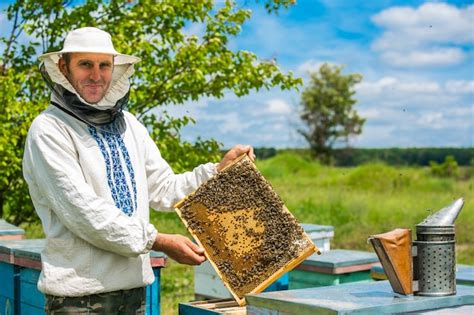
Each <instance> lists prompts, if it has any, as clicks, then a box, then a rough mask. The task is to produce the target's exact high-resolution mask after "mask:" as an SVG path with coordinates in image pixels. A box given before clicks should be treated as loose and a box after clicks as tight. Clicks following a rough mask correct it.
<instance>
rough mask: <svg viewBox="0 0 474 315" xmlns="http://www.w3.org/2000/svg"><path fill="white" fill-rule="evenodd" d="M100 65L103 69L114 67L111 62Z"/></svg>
mask: <svg viewBox="0 0 474 315" xmlns="http://www.w3.org/2000/svg"><path fill="white" fill-rule="evenodd" d="M100 67H101V68H102V69H109V68H111V67H112V65H111V64H109V63H103V64H101V65H100Z"/></svg>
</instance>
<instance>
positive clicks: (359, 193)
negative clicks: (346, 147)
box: [26, 152, 474, 315]
mask: <svg viewBox="0 0 474 315" xmlns="http://www.w3.org/2000/svg"><path fill="white" fill-rule="evenodd" d="M256 164H257V167H258V168H259V169H260V171H261V172H262V174H263V175H264V177H265V178H266V179H267V180H268V181H269V182H270V183H271V184H272V186H273V188H274V189H275V190H276V191H277V193H278V194H279V195H280V196H281V198H282V199H283V200H284V202H285V204H286V206H287V207H288V209H289V210H290V211H291V212H292V213H293V214H294V215H295V217H296V218H297V219H298V221H299V222H301V223H313V224H321V225H332V226H334V232H335V235H334V239H333V240H332V241H331V248H345V249H358V250H365V251H373V249H372V248H371V246H370V245H369V244H367V237H368V236H370V235H372V234H378V233H383V232H388V231H390V230H392V229H395V228H410V229H412V233H413V239H416V236H415V234H414V232H415V225H416V224H417V223H419V222H421V221H422V220H423V219H424V218H425V217H426V216H428V215H429V214H430V213H433V212H435V211H437V210H439V209H441V208H443V207H445V206H447V205H449V204H450V203H451V202H453V201H454V200H455V199H457V198H460V197H464V198H465V204H464V208H463V210H462V211H461V214H460V215H459V217H458V219H457V221H456V258H457V262H458V263H463V264H470V265H474V233H473V232H472V231H474V204H473V201H472V198H473V197H474V194H473V186H474V175H473V173H474V170H473V169H472V167H465V168H462V169H461V175H460V176H458V177H457V178H441V177H436V176H433V175H432V174H431V172H430V169H429V167H395V166H388V165H385V164H383V163H381V162H372V163H368V164H364V165H360V166H356V167H328V166H322V165H320V164H318V163H317V162H315V161H313V160H311V159H310V158H309V157H307V156H305V155H302V154H297V153H291V152H286V153H279V154H278V155H276V156H275V157H273V158H270V159H267V160H262V161H257V162H256ZM151 221H152V223H153V224H155V226H156V227H157V228H158V230H159V231H161V232H163V233H180V234H187V232H186V230H185V228H184V226H183V224H182V223H181V221H180V220H179V218H178V217H177V215H176V214H175V213H163V212H156V211H153V212H152V214H151ZM26 230H27V236H28V237H30V238H33V237H42V235H41V234H42V232H40V230H41V228H40V227H36V228H33V227H29V228H27V229H26ZM161 276H162V278H161V298H162V313H163V314H166V315H168V314H177V313H178V303H179V302H185V301H190V300H193V299H194V283H193V268H192V267H190V266H185V265H179V264H177V263H175V262H174V261H172V260H171V259H169V260H168V263H167V267H166V268H164V269H163V270H162V272H161Z"/></svg>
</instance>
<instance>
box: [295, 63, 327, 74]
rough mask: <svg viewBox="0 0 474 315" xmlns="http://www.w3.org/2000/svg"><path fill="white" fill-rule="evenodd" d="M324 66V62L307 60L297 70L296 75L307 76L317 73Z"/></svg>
mask: <svg viewBox="0 0 474 315" xmlns="http://www.w3.org/2000/svg"><path fill="white" fill-rule="evenodd" d="M323 64H324V61H316V60H313V59H310V60H306V61H305V62H303V63H302V64H300V65H299V66H298V67H297V68H296V73H297V74H300V75H305V74H307V73H308V72H316V71H318V70H319V68H320V67H321V66H322V65H323Z"/></svg>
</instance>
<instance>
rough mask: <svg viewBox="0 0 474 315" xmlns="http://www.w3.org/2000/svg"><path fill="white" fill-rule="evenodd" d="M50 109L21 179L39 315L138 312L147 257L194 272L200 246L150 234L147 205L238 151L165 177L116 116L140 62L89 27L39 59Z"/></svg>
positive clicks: (162, 164) (134, 124) (163, 202)
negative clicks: (37, 254) (40, 299)
mask: <svg viewBox="0 0 474 315" xmlns="http://www.w3.org/2000/svg"><path fill="white" fill-rule="evenodd" d="M39 59H40V61H41V64H40V71H41V73H42V75H43V77H44V80H45V81H46V83H47V85H48V87H49V88H50V89H51V92H52V93H51V104H50V106H49V107H48V108H47V109H46V110H45V111H43V112H42V113H41V114H40V115H39V116H38V117H36V119H35V120H34V121H33V123H32V125H31V127H30V130H29V132H28V137H27V140H26V145H25V153H24V158H23V172H24V177H25V179H26V181H27V183H28V186H29V191H30V195H31V199H32V201H33V203H34V206H35V209H36V211H37V213H38V215H39V217H40V218H41V222H42V224H43V228H44V233H45V235H46V239H47V243H46V246H45V248H44V250H43V252H42V254H41V258H42V271H41V275H40V278H39V281H38V288H39V290H40V291H41V292H43V293H45V295H46V305H45V309H46V312H47V313H48V314H55V313H61V314H83V313H84V314H91V313H92V314H96V313H98V314H119V313H120V314H141V313H144V311H145V286H147V285H149V284H151V283H153V281H154V275H153V272H152V268H151V265H150V256H149V252H150V250H157V251H162V252H164V253H166V254H167V255H168V256H169V257H171V258H172V259H174V260H176V261H177V262H180V263H184V264H190V265H196V264H200V263H202V262H203V261H204V260H205V256H204V254H203V252H204V251H203V249H202V248H200V247H198V246H197V245H195V244H194V243H193V242H191V241H190V240H189V239H188V238H186V237H184V236H182V235H171V234H164V233H160V232H158V231H157V230H156V228H155V227H154V226H153V225H152V224H150V222H149V208H150V207H151V208H153V209H160V210H172V206H173V204H174V203H176V202H177V201H179V200H180V199H182V198H183V197H185V196H186V195H187V194H189V193H190V192H192V191H194V190H195V189H196V188H197V187H198V186H199V185H200V184H202V183H203V182H205V181H206V180H208V179H209V178H210V177H212V176H213V175H214V174H216V172H218V171H219V170H220V169H222V168H223V167H225V166H226V165H227V164H229V163H230V162H231V161H232V160H233V159H235V158H236V157H237V156H239V155H240V154H243V153H247V154H248V155H249V156H250V158H252V159H253V158H254V155H253V150H252V148H251V147H250V146H243V145H237V146H235V147H234V148H232V149H231V150H230V151H229V152H227V154H226V155H225V156H224V158H223V159H222V160H221V162H220V163H218V164H214V163H207V164H203V165H200V166H198V167H196V168H195V169H194V170H193V171H192V172H187V173H184V174H174V173H173V171H172V170H171V168H170V166H169V165H168V163H167V162H166V161H165V160H164V159H163V158H162V157H161V154H160V151H159V150H158V148H157V146H156V145H155V143H154V142H153V140H152V139H151V138H150V136H149V134H148V132H147V129H146V128H145V127H144V126H143V125H142V124H141V123H140V122H139V121H138V120H137V119H136V118H135V117H134V116H133V115H132V114H130V113H128V112H126V111H124V110H123V108H124V106H126V104H127V101H128V98H129V93H130V83H129V78H130V77H131V76H132V74H133V72H134V68H133V67H134V64H135V63H137V62H139V61H140V59H139V58H137V57H134V56H130V55H124V54H121V53H119V52H117V51H116V50H115V49H114V47H113V44H112V39H111V36H110V34H108V33H107V32H104V31H102V30H100V29H98V28H94V27H84V28H79V29H76V30H73V31H71V32H69V33H68V35H67V36H66V39H65V41H64V46H63V49H62V50H61V51H57V52H50V53H47V54H44V55H41V56H40V57H39Z"/></svg>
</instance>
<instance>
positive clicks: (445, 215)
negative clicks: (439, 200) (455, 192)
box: [418, 198, 464, 226]
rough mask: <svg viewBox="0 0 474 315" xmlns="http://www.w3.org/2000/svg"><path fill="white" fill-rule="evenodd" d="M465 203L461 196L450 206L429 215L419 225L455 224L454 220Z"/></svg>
mask: <svg viewBox="0 0 474 315" xmlns="http://www.w3.org/2000/svg"><path fill="white" fill-rule="evenodd" d="M463 205H464V198H459V199H458V200H456V201H455V202H453V203H452V204H450V205H449V206H447V207H445V208H443V209H441V210H439V211H438V212H436V213H434V214H432V215H430V216H428V217H427V218H426V219H424V220H423V221H422V222H420V223H419V224H418V225H423V226H446V225H453V224H454V221H456V218H457V217H458V215H459V212H461V209H462V206H463Z"/></svg>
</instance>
